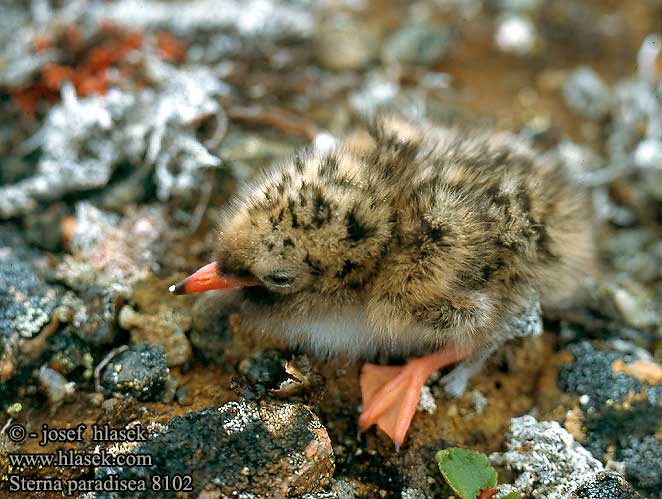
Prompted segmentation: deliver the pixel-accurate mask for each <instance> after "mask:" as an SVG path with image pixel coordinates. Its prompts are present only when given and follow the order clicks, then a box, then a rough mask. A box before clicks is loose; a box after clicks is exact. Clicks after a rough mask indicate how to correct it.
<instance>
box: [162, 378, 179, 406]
mask: <svg viewBox="0 0 662 499" xmlns="http://www.w3.org/2000/svg"><path fill="white" fill-rule="evenodd" d="M178 385H179V381H178V380H177V378H175V377H174V376H168V377H167V378H166V380H165V383H164V384H163V391H162V392H161V402H163V403H164V404H171V403H172V402H173V400H175V397H176V396H177V386H178Z"/></svg>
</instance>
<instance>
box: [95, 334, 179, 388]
mask: <svg viewBox="0 0 662 499" xmlns="http://www.w3.org/2000/svg"><path fill="white" fill-rule="evenodd" d="M168 375H169V370H168V367H167V366H166V363H165V356H164V352H163V348H162V347H161V346H160V345H147V344H138V345H134V346H132V347H131V349H129V350H127V351H125V352H122V353H121V354H119V355H118V356H117V357H116V358H115V359H113V361H112V362H111V364H110V365H109V366H107V367H106V369H105V371H104V373H103V377H102V382H101V384H102V387H103V388H104V390H105V391H106V392H107V393H109V394H113V393H125V394H129V395H131V396H133V397H135V398H137V399H138V400H143V401H146V400H157V399H158V398H159V397H160V396H161V394H162V393H163V390H164V387H165V384H166V381H167V379H168Z"/></svg>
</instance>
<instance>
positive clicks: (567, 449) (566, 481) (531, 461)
mask: <svg viewBox="0 0 662 499" xmlns="http://www.w3.org/2000/svg"><path fill="white" fill-rule="evenodd" d="M506 446H507V449H508V450H507V451H506V452H503V453H494V454H492V455H491V456H490V461H491V462H492V464H494V465H498V466H505V467H507V468H508V469H509V470H511V471H513V472H515V473H516V474H518V477H517V479H516V480H515V482H514V483H513V486H514V488H515V489H516V490H518V491H519V492H520V493H522V494H524V495H525V496H526V497H535V498H538V497H545V498H547V499H566V497H567V496H568V495H569V494H570V493H571V492H572V490H573V489H574V488H575V486H576V484H577V482H578V481H581V480H584V479H586V478H587V477H588V476H590V475H591V474H592V473H594V472H596V471H600V470H602V469H603V466H602V464H601V463H600V462H599V461H598V460H597V459H595V458H594V457H593V456H592V455H591V454H590V453H589V452H588V451H587V450H586V449H585V448H584V447H582V446H581V445H580V444H579V443H577V442H575V440H574V438H573V437H572V435H570V433H568V432H567V431H566V430H565V429H563V428H562V427H561V426H560V425H559V424H558V423H557V422H556V421H540V422H538V421H536V419H535V418H534V417H532V416H522V417H519V418H513V419H512V420H511V423H510V431H509V433H508V435H507V437H506Z"/></svg>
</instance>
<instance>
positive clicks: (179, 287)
mask: <svg viewBox="0 0 662 499" xmlns="http://www.w3.org/2000/svg"><path fill="white" fill-rule="evenodd" d="M185 284H186V279H184V280H183V281H179V282H176V283H175V284H173V285H172V286H170V287H168V291H170V294H171V295H185V294H186V289H185Z"/></svg>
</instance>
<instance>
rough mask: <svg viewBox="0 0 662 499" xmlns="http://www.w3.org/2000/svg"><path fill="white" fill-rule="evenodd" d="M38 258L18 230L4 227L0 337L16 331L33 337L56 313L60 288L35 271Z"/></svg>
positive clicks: (0, 238)
mask: <svg viewBox="0 0 662 499" xmlns="http://www.w3.org/2000/svg"><path fill="white" fill-rule="evenodd" d="M34 258H35V254H34V253H33V252H32V251H31V250H29V249H28V248H27V246H25V243H24V242H23V240H22V239H21V237H20V236H19V235H18V232H17V231H15V230H14V229H13V228H12V227H11V226H4V227H0V337H1V338H3V340H4V341H8V338H9V336H11V335H13V334H15V333H18V334H19V335H20V336H21V337H23V338H32V337H33V336H34V335H36V334H37V333H38V332H39V331H40V330H41V328H42V327H43V326H44V325H45V324H47V323H48V322H49V321H50V320H51V317H52V315H53V310H54V309H55V305H56V299H57V294H56V290H55V288H53V287H51V286H48V285H46V283H45V282H44V281H43V279H42V278H41V277H40V276H39V274H37V273H36V272H35V268H34V266H33V264H32V263H31V261H32V260H33V259H34ZM4 341H3V343H4Z"/></svg>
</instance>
